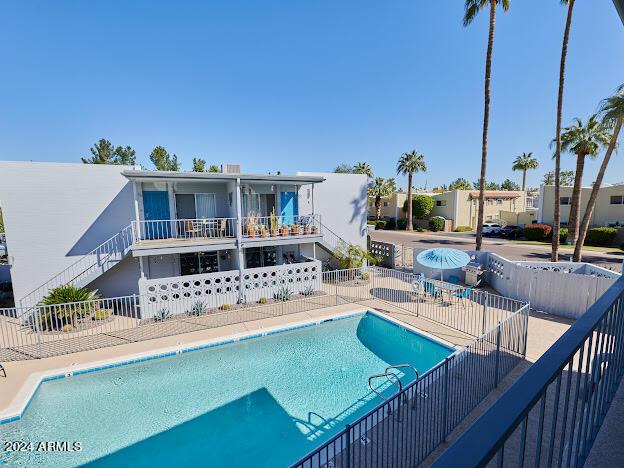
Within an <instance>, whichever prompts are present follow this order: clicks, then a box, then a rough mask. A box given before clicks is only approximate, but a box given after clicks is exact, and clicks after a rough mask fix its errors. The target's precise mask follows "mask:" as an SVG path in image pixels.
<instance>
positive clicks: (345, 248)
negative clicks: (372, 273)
mask: <svg viewBox="0 0 624 468" xmlns="http://www.w3.org/2000/svg"><path fill="white" fill-rule="evenodd" d="M333 254H334V257H335V258H336V260H338V264H339V265H340V268H341V269H343V270H348V269H350V268H360V267H363V266H364V263H365V262H368V263H369V264H371V265H375V264H377V263H380V260H381V259H379V258H377V257H375V256H374V255H373V254H371V253H370V252H368V251H367V250H366V249H364V248H362V247H360V246H359V245H356V244H351V243H349V244H341V245H339V246H338V247H336V249H334V252H333Z"/></svg>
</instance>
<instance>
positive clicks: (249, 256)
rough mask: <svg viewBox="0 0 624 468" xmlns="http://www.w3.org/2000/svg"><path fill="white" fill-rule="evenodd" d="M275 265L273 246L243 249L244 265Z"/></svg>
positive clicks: (275, 256)
mask: <svg viewBox="0 0 624 468" xmlns="http://www.w3.org/2000/svg"><path fill="white" fill-rule="evenodd" d="M275 265H277V250H276V249H275V247H254V248H250V249H245V267H246V268H260V267H268V266H275Z"/></svg>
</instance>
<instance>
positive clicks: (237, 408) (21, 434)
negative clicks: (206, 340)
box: [0, 312, 454, 467]
mask: <svg viewBox="0 0 624 468" xmlns="http://www.w3.org/2000/svg"><path fill="white" fill-rule="evenodd" d="M453 351H454V350H453V349H452V348H450V347H448V346H445V345H444V344H442V343H439V342H437V341H434V340H432V339H429V338H427V337H425V336H422V335H419V334H417V333H414V332H412V331H410V330H408V329H406V328H403V327H400V326H398V325H397V324H395V323H393V322H391V321H389V320H386V319H385V318H382V317H380V316H377V315H376V314H374V313H370V312H367V313H364V314H359V315H357V316H352V317H348V318H344V319H341V320H334V321H330V322H325V323H322V324H320V325H313V326H310V327H306V328H301V329H297V330H291V331H286V332H281V333H276V334H271V335H268V336H262V337H258V338H254V339H249V340H245V341H240V342H236V343H233V344H227V345H223V346H219V347H213V348H208V349H203V350H198V351H194V352H190V353H184V354H180V355H176V356H172V357H167V358H162V359H157V360H152V361H146V362H142V363H138V364H131V365H127V366H123V367H115V368H111V369H106V370H101V371H98V372H92V373H88V374H83V375H78V376H74V377H71V378H63V379H57V380H51V381H47V382H43V383H42V384H41V386H40V387H39V390H38V391H37V393H36V394H35V396H34V397H33V399H32V401H31V403H30V405H29V407H28V409H27V410H26V412H25V413H24V415H23V417H22V418H21V419H20V420H18V421H15V422H10V423H7V424H3V425H0V440H1V441H2V442H3V448H4V442H8V441H25V442H32V443H33V444H35V443H36V442H38V441H46V442H48V441H50V442H67V443H68V444H67V447H70V448H73V447H74V446H73V443H74V442H79V443H80V447H81V450H80V451H64V452H63V451H61V452H38V451H27V452H6V451H5V452H2V453H0V464H2V463H1V462H2V461H3V462H5V463H7V464H9V465H11V466H13V465H25V466H33V465H35V466H51V465H55V466H72V465H78V464H84V463H92V464H94V465H95V466H119V465H126V466H127V465H131V466H160V465H162V466H164V465H172V464H174V463H175V464H181V463H189V464H190V463H193V464H199V463H202V464H204V465H209V466H272V467H274V466H287V465H289V464H290V463H292V462H294V461H296V460H297V459H298V458H299V457H301V456H303V455H305V454H306V453H308V452H309V451H311V450H313V449H314V448H315V447H317V446H318V445H320V444H321V443H323V442H324V441H325V440H327V439H329V438H330V437H331V436H332V435H333V434H335V433H336V432H338V431H340V430H341V429H343V428H344V426H345V424H347V423H349V422H351V421H354V420H355V419H357V418H358V417H359V416H361V415H362V414H363V413H365V412H366V411H368V410H370V409H371V408H373V407H374V406H375V405H376V404H378V403H379V402H380V399H379V397H377V396H376V395H374V394H372V393H371V392H370V389H369V388H368V377H369V376H371V375H373V374H377V373H380V372H383V371H384V369H385V368H386V367H387V366H388V365H390V364H399V363H409V364H411V365H413V366H414V367H416V369H418V371H419V372H420V373H421V374H422V373H423V372H425V371H427V370H428V369H430V368H431V367H433V366H434V365H436V364H437V363H438V362H440V361H441V360H443V359H444V358H445V357H447V356H448V355H450V354H451V353H452V352H453ZM401 375H402V374H401ZM413 378H414V376H413V373H410V371H407V370H406V372H405V375H402V377H401V379H402V381H403V382H404V383H407V382H409V381H411V380H413ZM381 390H382V391H383V392H385V394H386V395H390V394H392V393H393V392H395V391H396V386H391V385H387V384H386V385H384V386H383V387H382V388H381Z"/></svg>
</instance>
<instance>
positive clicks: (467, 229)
mask: <svg viewBox="0 0 624 468" xmlns="http://www.w3.org/2000/svg"><path fill="white" fill-rule="evenodd" d="M470 231H472V228H471V227H470V226H457V227H456V228H455V232H470Z"/></svg>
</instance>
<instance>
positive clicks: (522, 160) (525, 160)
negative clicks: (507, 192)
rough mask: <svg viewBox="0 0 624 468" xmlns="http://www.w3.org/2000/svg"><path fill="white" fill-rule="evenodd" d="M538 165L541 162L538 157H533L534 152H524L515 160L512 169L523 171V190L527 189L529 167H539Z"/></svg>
mask: <svg viewBox="0 0 624 468" xmlns="http://www.w3.org/2000/svg"><path fill="white" fill-rule="evenodd" d="M537 166H539V162H537V159H535V158H534V157H533V153H522V154H521V155H520V156H517V157H516V159H515V160H514V163H513V165H512V166H511V170H512V171H522V191H524V190H526V173H527V171H528V170H529V169H537ZM516 185H517V184H516Z"/></svg>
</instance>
